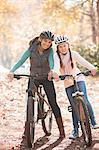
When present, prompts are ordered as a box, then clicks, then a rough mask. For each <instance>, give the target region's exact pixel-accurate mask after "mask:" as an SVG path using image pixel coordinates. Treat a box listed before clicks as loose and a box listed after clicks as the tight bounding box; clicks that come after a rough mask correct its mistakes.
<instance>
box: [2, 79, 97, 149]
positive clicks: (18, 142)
mask: <svg viewBox="0 0 99 150" xmlns="http://www.w3.org/2000/svg"><path fill="white" fill-rule="evenodd" d="M26 88H27V79H21V80H16V79H14V80H13V81H12V82H9V81H8V80H7V79H5V77H4V76H2V77H0V150H22V149H24V150H27V148H25V142H24V140H23V139H22V135H23V132H24V122H25V104H26V103H25V96H26V94H25V91H26ZM55 88H56V92H57V101H58V104H59V106H60V108H61V112H62V117H63V122H64V127H65V133H66V138H65V139H64V140H63V141H60V140H58V136H59V132H58V128H57V125H56V122H55V119H53V127H52V134H51V136H49V137H46V136H45V135H44V133H43V131H42V129H41V124H40V122H39V123H38V124H37V126H36V137H35V150H52V149H53V150H93V147H94V145H95V144H99V129H92V139H93V141H92V146H91V147H89V148H86V147H85V145H84V141H83V139H82V137H80V138H78V139H76V140H70V139H69V138H68V137H69V135H70V133H71V131H72V119H71V113H70V112H68V106H69V102H68V99H67V97H66V94H65V91H64V85H63V82H61V81H60V82H57V83H55ZM87 90H88V95H89V99H90V102H91V104H92V106H93V109H94V113H95V116H96V120H97V123H98V124H99V77H96V78H95V77H93V78H92V77H88V78H87ZM53 118H54V117H53ZM22 144H23V146H22ZM22 147H23V148H22Z"/></svg>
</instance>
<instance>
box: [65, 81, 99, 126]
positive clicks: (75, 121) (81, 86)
mask: <svg viewBox="0 0 99 150" xmlns="http://www.w3.org/2000/svg"><path fill="white" fill-rule="evenodd" d="M77 84H78V87H79V90H80V91H82V92H83V93H84V100H85V102H86V105H87V107H88V111H89V115H90V119H91V124H92V125H95V124H96V121H95V116H94V112H93V109H92V106H91V104H90V102H89V100H88V96H87V91H86V85H85V82H84V81H79V82H77ZM65 91H66V94H67V97H68V99H69V102H70V104H71V106H72V105H73V103H74V99H73V97H72V93H74V86H70V87H68V88H66V89H65ZM72 119H73V126H74V128H78V119H77V116H76V114H75V111H74V110H72Z"/></svg>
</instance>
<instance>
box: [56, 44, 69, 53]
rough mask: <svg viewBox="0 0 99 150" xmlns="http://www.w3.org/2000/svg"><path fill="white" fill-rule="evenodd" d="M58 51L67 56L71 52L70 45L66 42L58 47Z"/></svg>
mask: <svg viewBox="0 0 99 150" xmlns="http://www.w3.org/2000/svg"><path fill="white" fill-rule="evenodd" d="M58 50H59V52H60V53H61V54H66V53H67V52H68V50H69V44H68V43H66V42H64V43H60V44H59V45H58Z"/></svg>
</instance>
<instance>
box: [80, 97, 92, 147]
mask: <svg viewBox="0 0 99 150" xmlns="http://www.w3.org/2000/svg"><path fill="white" fill-rule="evenodd" d="M78 100H79V115H80V124H81V130H82V135H83V137H84V141H85V143H86V145H87V146H91V144H92V133H91V126H90V117H89V113H88V109H87V106H86V104H85V102H84V98H83V97H79V98H78Z"/></svg>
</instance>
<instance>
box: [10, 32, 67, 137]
mask: <svg viewBox="0 0 99 150" xmlns="http://www.w3.org/2000/svg"><path fill="white" fill-rule="evenodd" d="M53 40H54V35H53V34H52V33H51V32H49V31H44V32H42V33H41V34H40V36H39V37H36V38H35V39H33V40H31V41H30V47H29V48H28V50H26V51H25V53H24V54H23V56H22V57H21V59H20V60H19V61H18V62H17V63H16V64H15V65H14V66H13V68H12V69H11V71H10V73H9V74H8V77H9V79H10V80H12V79H13V75H14V72H15V71H16V69H18V68H19V67H20V66H21V65H22V64H23V63H24V62H25V61H26V60H27V58H30V74H31V75H33V76H36V79H35V80H34V83H35V85H36V86H38V85H39V84H42V85H43V87H44V90H45V93H46V95H47V98H48V102H49V104H50V106H51V108H52V110H53V113H54V116H55V119H56V122H57V125H58V128H59V132H60V136H59V138H61V139H63V138H64V137H65V132H64V127H63V122H62V117H61V112H60V108H59V106H58V105H57V102H56V93H55V89H54V84H53V81H51V76H52V71H51V69H52V68H53V62H52V61H53V54H52V52H53V50H52V41H53ZM32 83H33V82H32V79H30V80H29V93H28V95H29V94H31V92H30V91H33V84H32Z"/></svg>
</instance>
